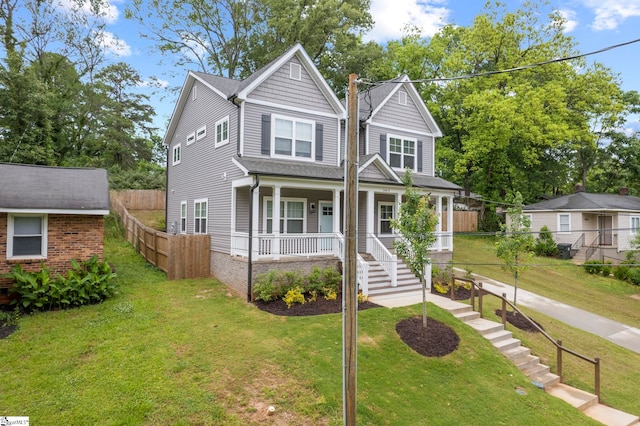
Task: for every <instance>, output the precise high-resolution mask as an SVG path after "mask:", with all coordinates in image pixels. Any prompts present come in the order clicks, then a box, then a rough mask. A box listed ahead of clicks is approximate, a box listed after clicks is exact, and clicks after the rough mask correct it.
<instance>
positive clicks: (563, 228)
mask: <svg viewBox="0 0 640 426" xmlns="http://www.w3.org/2000/svg"><path fill="white" fill-rule="evenodd" d="M558 232H564V233H568V232H571V214H569V213H560V214H558Z"/></svg>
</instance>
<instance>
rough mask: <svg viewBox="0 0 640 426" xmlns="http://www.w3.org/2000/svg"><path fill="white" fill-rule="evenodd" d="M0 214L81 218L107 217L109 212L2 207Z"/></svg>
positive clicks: (99, 210)
mask: <svg viewBox="0 0 640 426" xmlns="http://www.w3.org/2000/svg"><path fill="white" fill-rule="evenodd" d="M0 213H18V214H73V215H80V216H107V215H108V214H109V210H104V209H91V210H71V209H12V208H6V207H0Z"/></svg>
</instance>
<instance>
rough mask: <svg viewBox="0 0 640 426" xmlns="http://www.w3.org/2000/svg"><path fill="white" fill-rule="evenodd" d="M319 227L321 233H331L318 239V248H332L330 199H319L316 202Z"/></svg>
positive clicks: (331, 208)
mask: <svg viewBox="0 0 640 426" xmlns="http://www.w3.org/2000/svg"><path fill="white" fill-rule="evenodd" d="M318 211H319V213H320V214H319V215H318V216H319V218H318V220H319V221H320V223H319V229H320V233H322V234H331V236H327V237H326V238H321V239H320V250H322V251H332V250H333V203H332V202H331V201H320V202H319V203H318Z"/></svg>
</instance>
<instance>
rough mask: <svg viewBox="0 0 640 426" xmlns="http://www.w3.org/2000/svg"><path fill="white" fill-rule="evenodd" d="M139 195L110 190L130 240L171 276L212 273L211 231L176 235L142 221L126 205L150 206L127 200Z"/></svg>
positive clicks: (194, 276) (178, 277) (175, 278)
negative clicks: (132, 203) (209, 232)
mask: <svg viewBox="0 0 640 426" xmlns="http://www.w3.org/2000/svg"><path fill="white" fill-rule="evenodd" d="M139 198H140V197H135V196H133V195H131V194H129V193H127V194H126V197H122V198H121V197H120V196H119V193H118V192H112V193H111V209H112V210H113V211H114V212H116V214H117V215H118V216H119V217H120V220H121V222H122V223H123V225H124V229H125V234H126V235H125V237H126V239H127V241H129V242H130V243H131V245H132V246H133V247H134V248H135V249H136V250H137V251H138V253H140V254H141V255H142V256H143V257H144V258H145V259H146V261H147V262H149V263H151V264H152V265H154V266H155V267H157V268H158V269H160V270H161V271H163V272H165V273H166V274H167V278H169V279H170V280H179V279H183V278H204V277H209V276H210V268H211V266H210V265H211V237H210V236H209V235H208V234H198V235H182V234H177V235H174V234H169V233H167V232H162V231H158V230H156V229H153V228H150V227H148V226H145V225H143V224H142V222H140V221H139V220H138V219H136V218H135V217H134V216H132V215H131V214H130V213H129V211H128V210H127V207H130V208H135V209H144V208H148V206H143V205H139V206H138V205H129V206H127V205H126V204H125V203H126V202H129V203H131V202H135V200H136V199H139ZM143 199H145V198H144V197H143Z"/></svg>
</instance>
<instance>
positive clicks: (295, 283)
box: [253, 266, 342, 302]
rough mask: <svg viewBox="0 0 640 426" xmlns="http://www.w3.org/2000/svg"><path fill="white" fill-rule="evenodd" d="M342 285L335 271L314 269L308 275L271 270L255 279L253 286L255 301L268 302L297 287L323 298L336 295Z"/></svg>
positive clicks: (340, 276) (303, 291) (331, 269)
mask: <svg viewBox="0 0 640 426" xmlns="http://www.w3.org/2000/svg"><path fill="white" fill-rule="evenodd" d="M341 284H342V275H340V273H339V272H338V271H336V270H335V269H333V268H331V267H328V268H325V269H322V268H318V267H317V266H316V267H314V268H313V269H312V271H311V273H309V274H308V275H306V276H305V275H302V274H301V273H300V272H295V271H280V270H277V269H272V270H270V271H269V272H267V273H264V274H260V275H258V276H257V277H256V282H255V284H254V285H253V292H254V297H255V299H256V300H264V301H265V302H269V301H271V300H275V299H281V298H284V297H285V295H286V294H287V292H288V291H289V290H291V289H294V288H296V287H299V288H300V290H301V291H302V293H313V292H315V293H316V297H317V296H318V295H322V296H325V298H326V295H327V293H328V292H330V291H332V292H334V293H338V292H339V291H340V285H341Z"/></svg>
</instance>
